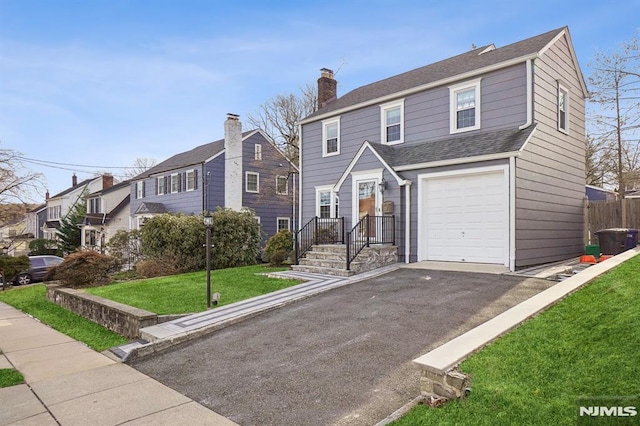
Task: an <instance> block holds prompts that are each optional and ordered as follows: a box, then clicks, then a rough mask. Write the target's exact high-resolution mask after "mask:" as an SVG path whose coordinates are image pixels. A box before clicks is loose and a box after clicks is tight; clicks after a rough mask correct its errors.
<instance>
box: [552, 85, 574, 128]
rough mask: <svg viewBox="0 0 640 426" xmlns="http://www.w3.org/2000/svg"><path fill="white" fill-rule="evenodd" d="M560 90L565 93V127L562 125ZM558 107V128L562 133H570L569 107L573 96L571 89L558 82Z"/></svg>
mask: <svg viewBox="0 0 640 426" xmlns="http://www.w3.org/2000/svg"><path fill="white" fill-rule="evenodd" d="M560 92H563V93H564V128H563V127H562V126H561V125H560V124H561V121H560ZM556 103H557V109H558V130H559V131H561V132H562V133H566V134H569V109H570V107H571V96H570V92H569V89H568V88H567V87H566V86H565V85H563V84H562V83H560V82H558V95H557V101H556Z"/></svg>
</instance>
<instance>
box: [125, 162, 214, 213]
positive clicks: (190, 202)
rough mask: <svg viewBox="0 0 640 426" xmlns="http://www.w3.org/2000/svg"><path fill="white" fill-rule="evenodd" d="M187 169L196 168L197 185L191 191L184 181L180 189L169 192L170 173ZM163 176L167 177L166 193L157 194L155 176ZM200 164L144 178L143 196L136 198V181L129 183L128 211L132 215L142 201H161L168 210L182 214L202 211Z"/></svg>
mask: <svg viewBox="0 0 640 426" xmlns="http://www.w3.org/2000/svg"><path fill="white" fill-rule="evenodd" d="M188 170H197V177H196V181H197V184H196V185H197V186H196V189H195V190H193V191H187V190H186V189H185V187H184V186H185V184H184V181H183V182H182V183H181V187H180V191H179V192H177V193H171V183H170V179H171V175H172V174H174V173H179V174H181V173H185V172H186V171H188ZM160 176H165V178H166V179H167V193H165V194H162V195H158V194H157V187H156V178H158V177H160ZM201 178H202V165H201V164H197V165H193V166H189V167H183V168H180V169H175V170H171V171H168V172H164V173H161V174H158V175H154V176H152V177H149V178H146V179H144V197H143V198H139V199H138V198H136V195H137V194H136V183H137V182H133V183H132V184H131V204H130V212H131V215H133V214H134V213H135V212H136V210H137V209H138V207H139V206H140V204H142V203H162V205H164V207H165V208H166V209H167V211H168V212H171V213H184V214H200V213H202V207H203V206H202V179H201Z"/></svg>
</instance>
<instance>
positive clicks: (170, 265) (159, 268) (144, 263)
mask: <svg viewBox="0 0 640 426" xmlns="http://www.w3.org/2000/svg"><path fill="white" fill-rule="evenodd" d="M178 273H180V271H179V270H178V267H177V265H176V260H175V259H174V258H172V257H171V256H169V255H164V256H162V257H155V258H151V259H146V260H141V261H140V262H138V263H137V264H136V275H137V276H138V277H139V278H155V277H163V276H165V275H175V274H178Z"/></svg>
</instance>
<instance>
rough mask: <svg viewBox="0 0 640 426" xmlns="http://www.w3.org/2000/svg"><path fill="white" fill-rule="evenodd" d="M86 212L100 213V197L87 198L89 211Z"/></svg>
mask: <svg viewBox="0 0 640 426" xmlns="http://www.w3.org/2000/svg"><path fill="white" fill-rule="evenodd" d="M88 213H102V212H101V210H100V198H98V197H96V198H90V199H89V211H88Z"/></svg>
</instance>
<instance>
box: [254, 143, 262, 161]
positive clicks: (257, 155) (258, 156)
mask: <svg viewBox="0 0 640 426" xmlns="http://www.w3.org/2000/svg"><path fill="white" fill-rule="evenodd" d="M253 150H254V151H253V159H254V160H258V161H261V160H262V145H261V144H259V143H257V144H255V145H254V148H253Z"/></svg>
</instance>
